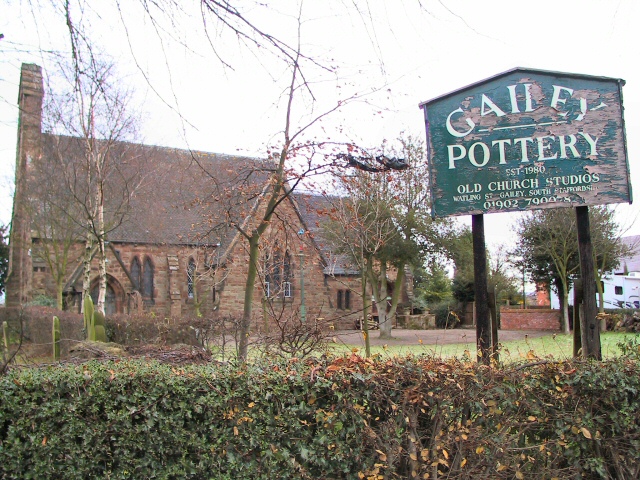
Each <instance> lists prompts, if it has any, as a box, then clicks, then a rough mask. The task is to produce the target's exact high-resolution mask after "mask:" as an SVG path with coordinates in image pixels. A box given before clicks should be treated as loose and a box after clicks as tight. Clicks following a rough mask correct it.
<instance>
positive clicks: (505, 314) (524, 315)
mask: <svg viewBox="0 0 640 480" xmlns="http://www.w3.org/2000/svg"><path fill="white" fill-rule="evenodd" d="M500 328H501V329H502V330H552V331H557V330H560V310H550V309H527V310H522V309H510V308H501V309H500Z"/></svg>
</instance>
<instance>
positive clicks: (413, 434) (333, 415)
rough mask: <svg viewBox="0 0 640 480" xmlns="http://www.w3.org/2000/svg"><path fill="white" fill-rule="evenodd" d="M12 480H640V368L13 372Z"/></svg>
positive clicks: (8, 379) (8, 404)
mask: <svg viewBox="0 0 640 480" xmlns="http://www.w3.org/2000/svg"><path fill="white" fill-rule="evenodd" d="M0 391H1V392H2V393H1V396H0V478H7V479H11V478H20V479H36V478H37V479H43V478H64V479H86V478H113V479H119V478H135V479H143V478H163V479H164V478H175V479H178V478H212V479H245V478H246V479H249V478H251V479H262V478H264V479H270V480H273V479H281V478H285V479H286V478H308V479H333V478H345V479H351V478H354V479H357V478H412V477H413V476H415V477H416V478H439V477H442V476H445V477H446V478H450V479H455V478H505V479H507V478H508V479H513V478H549V479H551V478H576V477H580V476H581V477H582V478H638V473H639V472H640V466H639V463H638V462H639V460H638V459H640V412H639V411H638V410H639V406H640V402H639V393H638V392H639V391H640V363H639V362H638V361H637V355H636V356H635V357H629V356H625V357H621V358H619V359H616V360H612V361H607V362H601V363H569V362H561V363H548V362H545V361H541V360H537V359H534V361H532V362H531V363H530V364H518V365H511V366H507V367H504V368H489V367H483V366H479V365H477V364H475V363H472V362H462V361H455V360H452V361H442V360H438V359H434V358H430V357H407V358H400V359H386V360H382V359H378V360H365V359H363V358H361V357H359V356H356V355H353V356H351V357H340V358H333V359H325V360H314V361H308V362H305V363H302V362H296V361H290V362H280V363H277V364H267V363H264V364H257V365H250V366H229V365H227V366H225V365H208V366H204V367H203V366H198V367H196V366H194V367H186V368H185V367H180V368H177V367H172V366H167V365H160V364H157V363H152V362H148V363H147V362H141V361H120V362H115V363H99V362H90V363H86V364H83V365H75V366H74V365H69V366H60V367H50V368H46V369H45V368H43V369H35V368H33V369H23V370H13V371H11V372H10V373H9V374H8V375H6V376H4V377H2V378H0Z"/></svg>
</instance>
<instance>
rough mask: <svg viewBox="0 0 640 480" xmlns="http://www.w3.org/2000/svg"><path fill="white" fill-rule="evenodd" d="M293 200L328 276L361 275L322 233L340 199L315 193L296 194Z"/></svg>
mask: <svg viewBox="0 0 640 480" xmlns="http://www.w3.org/2000/svg"><path fill="white" fill-rule="evenodd" d="M293 199H294V201H295V203H296V205H297V207H298V210H299V211H300V215H301V217H302V220H303V222H304V224H305V226H306V228H307V230H308V231H309V232H310V235H311V238H312V239H313V241H314V242H315V244H316V246H317V247H318V251H319V252H320V255H321V257H322V260H323V262H324V265H325V267H324V273H325V274H326V275H359V274H360V270H359V269H358V268H357V267H356V266H354V265H353V263H352V262H351V261H350V260H349V258H348V257H347V256H346V255H342V254H340V253H336V252H335V249H334V248H333V246H332V245H331V242H330V241H329V240H328V239H327V238H326V237H325V236H324V235H323V233H322V223H323V222H325V221H326V219H327V214H328V212H329V211H331V209H332V207H333V206H332V202H335V201H337V200H339V197H335V196H330V195H318V194H313V193H294V194H293Z"/></svg>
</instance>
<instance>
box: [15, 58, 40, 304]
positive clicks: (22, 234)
mask: <svg viewBox="0 0 640 480" xmlns="http://www.w3.org/2000/svg"><path fill="white" fill-rule="evenodd" d="M43 97H44V87H43V83H42V68H41V67H39V66H38V65H33V64H27V63H23V64H22V71H21V73H20V90H19V93H18V109H19V117H18V145H17V150H16V186H15V193H14V196H13V216H12V220H11V236H10V243H9V246H10V253H9V275H8V277H7V282H6V305H7V306H8V307H10V306H19V305H22V304H24V303H26V302H27V301H29V300H30V293H31V278H32V268H33V267H32V262H31V219H30V217H29V213H28V208H26V207H27V205H26V202H27V199H28V198H29V190H28V189H29V185H28V182H27V179H28V176H29V175H28V170H29V166H30V165H31V163H32V162H34V161H37V160H39V159H40V157H41V156H42V100H43Z"/></svg>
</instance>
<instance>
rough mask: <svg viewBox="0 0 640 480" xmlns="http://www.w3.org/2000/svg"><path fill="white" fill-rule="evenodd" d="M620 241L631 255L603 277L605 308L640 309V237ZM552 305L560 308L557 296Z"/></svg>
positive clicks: (571, 292)
mask: <svg viewBox="0 0 640 480" xmlns="http://www.w3.org/2000/svg"><path fill="white" fill-rule="evenodd" d="M620 240H621V241H622V242H623V243H624V244H625V245H626V246H627V247H628V248H629V250H630V251H631V254H630V255H628V256H626V257H623V258H621V259H620V263H619V265H618V267H617V268H616V269H615V270H614V271H613V272H609V273H606V274H605V275H603V276H602V287H603V303H604V308H640V235H631V236H628V237H622V238H621V239H620ZM598 301H599V300H598ZM569 303H571V304H573V288H572V289H571V291H570V292H569ZM551 305H552V307H553V308H558V305H559V302H558V298H557V296H556V295H553V296H552V299H551Z"/></svg>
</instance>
